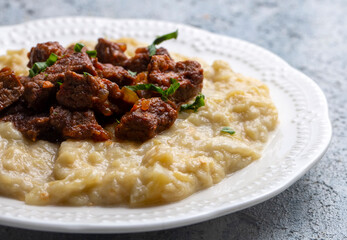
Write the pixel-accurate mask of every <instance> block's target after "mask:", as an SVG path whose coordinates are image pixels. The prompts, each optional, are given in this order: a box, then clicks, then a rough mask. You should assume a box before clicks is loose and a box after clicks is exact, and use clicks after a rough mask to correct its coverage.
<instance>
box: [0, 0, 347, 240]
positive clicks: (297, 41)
mask: <svg viewBox="0 0 347 240" xmlns="http://www.w3.org/2000/svg"><path fill="white" fill-rule="evenodd" d="M68 15H69V16H77V15H83V16H103V17H112V18H150V19H160V20H168V21H175V22H181V23H185V24H190V25H193V26H197V27H199V28H203V29H206V30H209V31H212V32H216V33H220V34H225V35H228V36H233V37H237V38H241V39H244V40H247V41H250V42H252V43H255V44H258V45H260V46H262V47H265V48H267V49H269V50H270V51H272V52H274V53H276V54H278V55H279V56H280V57H282V58H283V59H285V60H286V61H287V62H289V63H290V64H291V65H292V66H294V67H295V68H298V69H299V70H301V71H303V72H304V73H305V74H307V75H308V76H310V77H311V78H312V79H314V80H315V81H316V82H317V83H318V84H319V86H320V87H321V88H322V89H323V90H324V92H325V94H326V96H327V98H328V102H329V107H330V118H331V120H332V124H333V131H334V135H333V138H332V142H331V145H330V147H329V149H328V152H327V153H326V154H325V156H324V157H323V158H322V160H321V161H320V162H319V163H318V164H317V165H316V166H315V167H314V168H313V169H311V170H310V171H309V172H308V173H307V174H306V175H305V176H304V177H303V178H301V179H300V180H299V181H298V182H296V183H295V184H294V185H293V186H291V187H290V188H289V189H288V190H286V191H284V192H283V193H281V194H280V195H278V196H276V197H274V198H273V199H271V200H268V201H266V202H264V203H261V204H258V205H256V206H254V207H252V208H249V209H246V210H243V211H240V212H237V213H234V214H230V215H227V216H225V217H221V218H217V219H214V220H211V221H207V222H203V223H200V224H196V225H193V226H187V227H182V228H177V229H172V230H166V231H159V232H149V233H136V234H121V235H79V234H74V235H72V234H58V233H46V232H38V231H28V230H21V229H16V228H11V227H4V226H0V239H1V240H2V239H77V240H79V239H157V240H160V239H347V174H346V169H347V133H346V132H347V127H346V117H347V114H346V112H347V106H346V105H345V104H346V102H347V79H346V69H347V47H346V46H347V45H346V41H347V17H346V15H347V1H346V0H316V1H314V0H287V1H276V0H254V1H252V0H245V1H237V0H235V1H228V0H213V1H202V0H200V1H198V0H196V1H195V0H187V1H183V0H176V1H169V0H165V1H149V0H142V1H136V0H124V1H111V0H107V1H97V0H87V1H83V0H80V1H78V0H70V1H68V0H66V1H50V0H46V1H34V0H14V1H4V0H0V25H8V24H16V23H21V22H24V21H29V20H34V19H38V18H45V17H55V16H68Z"/></svg>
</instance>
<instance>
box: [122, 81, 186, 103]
mask: <svg viewBox="0 0 347 240" xmlns="http://www.w3.org/2000/svg"><path fill="white" fill-rule="evenodd" d="M126 87H127V88H129V89H130V90H132V91H134V92H135V91H138V90H150V91H154V92H157V93H160V94H161V99H163V100H164V101H167V100H168V96H170V95H172V94H174V93H175V92H176V90H177V89H178V88H179V87H180V84H179V82H178V81H177V80H176V79H173V78H171V85H170V87H169V88H168V89H166V90H163V89H162V88H160V87H157V86H155V85H154V84H152V83H147V84H138V85H133V86H126Z"/></svg>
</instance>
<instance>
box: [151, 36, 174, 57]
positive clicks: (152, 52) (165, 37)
mask: <svg viewBox="0 0 347 240" xmlns="http://www.w3.org/2000/svg"><path fill="white" fill-rule="evenodd" d="M177 36H178V29H177V30H176V31H174V32H171V33H167V34H165V35H162V36H159V37H157V38H156V39H155V40H154V41H153V43H152V44H151V45H149V46H148V52H149V56H150V57H151V56H153V55H155V53H156V52H157V48H156V47H155V45H159V44H160V43H162V42H164V41H166V40H170V39H173V38H174V39H177Z"/></svg>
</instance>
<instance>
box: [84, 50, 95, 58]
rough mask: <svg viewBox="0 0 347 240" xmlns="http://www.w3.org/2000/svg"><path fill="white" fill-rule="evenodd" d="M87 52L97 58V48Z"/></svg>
mask: <svg viewBox="0 0 347 240" xmlns="http://www.w3.org/2000/svg"><path fill="white" fill-rule="evenodd" d="M86 53H87V54H88V56H89V57H91V58H95V57H96V55H97V52H96V50H91V51H86Z"/></svg>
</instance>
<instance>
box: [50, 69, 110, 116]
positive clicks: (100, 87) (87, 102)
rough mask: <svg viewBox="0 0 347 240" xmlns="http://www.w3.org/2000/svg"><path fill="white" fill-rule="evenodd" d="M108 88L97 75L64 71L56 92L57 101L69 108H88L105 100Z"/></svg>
mask: <svg viewBox="0 0 347 240" xmlns="http://www.w3.org/2000/svg"><path fill="white" fill-rule="evenodd" d="M108 94H109V92H108V89H107V86H105V85H104V84H103V83H102V82H101V81H100V78H98V77H93V76H91V75H82V74H77V73H75V72H71V71H69V72H67V73H65V78H64V83H63V84H62V85H61V87H60V89H59V91H58V92H57V96H56V97H57V100H58V103H59V104H61V105H62V106H65V107H67V108H70V109H75V110H83V109H88V108H89V109H90V108H93V106H95V104H96V103H97V102H99V103H102V102H105V101H106V100H107V98H108Z"/></svg>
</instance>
